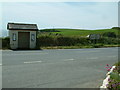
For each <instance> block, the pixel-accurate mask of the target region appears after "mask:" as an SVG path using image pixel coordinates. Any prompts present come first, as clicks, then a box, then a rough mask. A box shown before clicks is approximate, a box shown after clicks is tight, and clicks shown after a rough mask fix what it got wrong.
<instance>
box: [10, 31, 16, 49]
mask: <svg viewBox="0 0 120 90" xmlns="http://www.w3.org/2000/svg"><path fill="white" fill-rule="evenodd" d="M13 34H16V41H13V38H12V36H13ZM9 36H10V47H11V49H17V48H18V31H15V30H9Z"/></svg>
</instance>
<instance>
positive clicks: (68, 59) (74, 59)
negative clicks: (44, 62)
mask: <svg viewBox="0 0 120 90" xmlns="http://www.w3.org/2000/svg"><path fill="white" fill-rule="evenodd" d="M73 60H75V59H73V58H72V59H65V60H64V61H73Z"/></svg>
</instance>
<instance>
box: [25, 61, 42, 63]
mask: <svg viewBox="0 0 120 90" xmlns="http://www.w3.org/2000/svg"><path fill="white" fill-rule="evenodd" d="M41 62H42V61H31V62H24V63H26V64H28V63H41Z"/></svg>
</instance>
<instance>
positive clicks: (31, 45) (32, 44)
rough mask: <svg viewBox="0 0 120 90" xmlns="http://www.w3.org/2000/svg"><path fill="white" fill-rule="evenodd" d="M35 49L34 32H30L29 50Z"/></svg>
mask: <svg viewBox="0 0 120 90" xmlns="http://www.w3.org/2000/svg"><path fill="white" fill-rule="evenodd" d="M32 34H33V35H34V37H35V38H34V41H32V40H31V39H32ZM35 47H36V31H30V48H31V49H34V48H35Z"/></svg>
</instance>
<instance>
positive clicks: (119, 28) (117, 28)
mask: <svg viewBox="0 0 120 90" xmlns="http://www.w3.org/2000/svg"><path fill="white" fill-rule="evenodd" d="M112 29H116V30H120V27H113V28H112Z"/></svg>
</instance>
